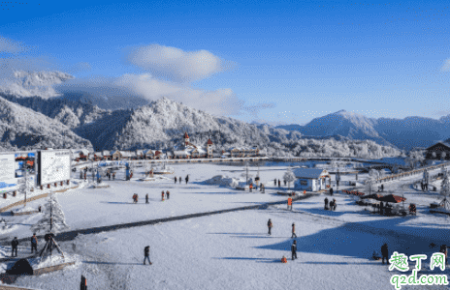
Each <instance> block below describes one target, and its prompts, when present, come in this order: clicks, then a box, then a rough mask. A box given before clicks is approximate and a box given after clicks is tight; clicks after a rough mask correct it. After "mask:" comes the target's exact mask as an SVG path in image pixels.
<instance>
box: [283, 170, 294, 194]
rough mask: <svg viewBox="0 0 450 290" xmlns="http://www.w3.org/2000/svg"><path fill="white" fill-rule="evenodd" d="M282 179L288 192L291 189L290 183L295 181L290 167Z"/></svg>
mask: <svg viewBox="0 0 450 290" xmlns="http://www.w3.org/2000/svg"><path fill="white" fill-rule="evenodd" d="M283 179H284V180H286V182H287V183H288V191H290V189H291V182H294V181H295V174H294V172H292V170H291V167H290V166H289V167H288V169H287V171H286V172H285V173H284V175H283Z"/></svg>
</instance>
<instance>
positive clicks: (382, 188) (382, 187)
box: [381, 184, 384, 192]
mask: <svg viewBox="0 0 450 290" xmlns="http://www.w3.org/2000/svg"><path fill="white" fill-rule="evenodd" d="M381 191H382V192H383V191H384V185H383V184H382V185H381Z"/></svg>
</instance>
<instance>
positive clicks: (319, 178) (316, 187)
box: [292, 168, 331, 191]
mask: <svg viewBox="0 0 450 290" xmlns="http://www.w3.org/2000/svg"><path fill="white" fill-rule="evenodd" d="M292 172H293V173H294V175H295V177H296V178H297V180H296V181H295V182H294V188H295V189H298V190H307V191H320V190H324V189H326V188H327V184H326V178H329V180H331V177H330V175H329V174H328V171H326V170H325V169H320V168H297V169H294V170H293V171H292Z"/></svg>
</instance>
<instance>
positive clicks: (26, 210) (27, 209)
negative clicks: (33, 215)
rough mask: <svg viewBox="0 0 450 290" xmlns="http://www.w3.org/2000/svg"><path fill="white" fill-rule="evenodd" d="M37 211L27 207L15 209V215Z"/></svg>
mask: <svg viewBox="0 0 450 290" xmlns="http://www.w3.org/2000/svg"><path fill="white" fill-rule="evenodd" d="M35 210H36V209H34V208H32V207H31V206H26V207H20V208H16V209H13V212H14V213H23V212H30V211H35Z"/></svg>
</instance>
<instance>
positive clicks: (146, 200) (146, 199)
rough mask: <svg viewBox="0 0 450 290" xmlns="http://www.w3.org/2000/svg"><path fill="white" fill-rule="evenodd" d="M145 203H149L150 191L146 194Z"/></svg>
mask: <svg viewBox="0 0 450 290" xmlns="http://www.w3.org/2000/svg"><path fill="white" fill-rule="evenodd" d="M145 203H148V193H147V194H146V195H145Z"/></svg>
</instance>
